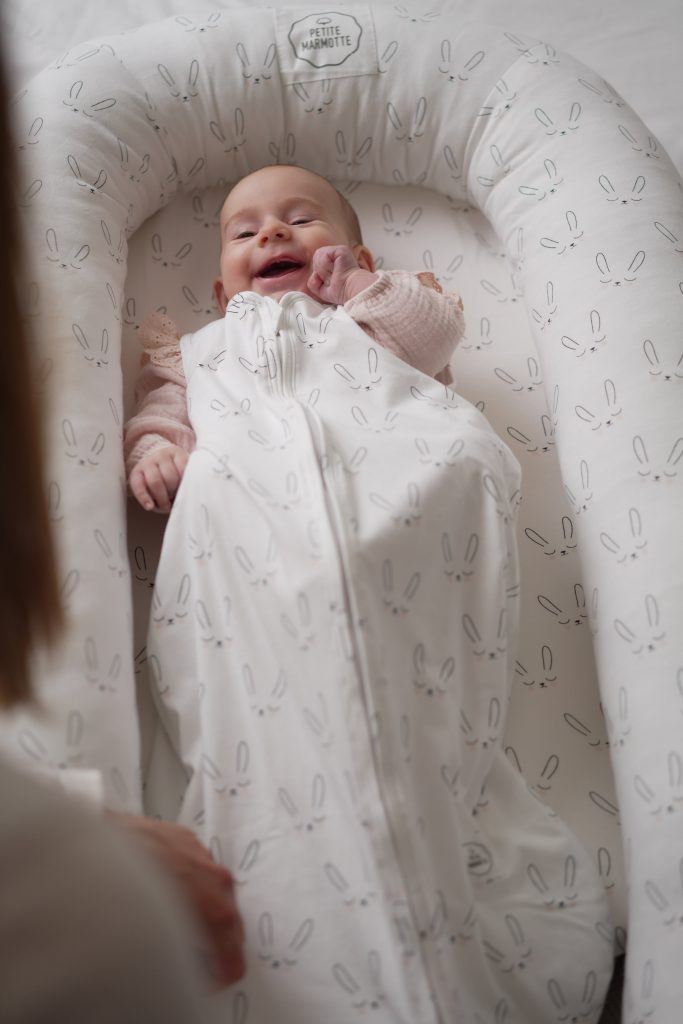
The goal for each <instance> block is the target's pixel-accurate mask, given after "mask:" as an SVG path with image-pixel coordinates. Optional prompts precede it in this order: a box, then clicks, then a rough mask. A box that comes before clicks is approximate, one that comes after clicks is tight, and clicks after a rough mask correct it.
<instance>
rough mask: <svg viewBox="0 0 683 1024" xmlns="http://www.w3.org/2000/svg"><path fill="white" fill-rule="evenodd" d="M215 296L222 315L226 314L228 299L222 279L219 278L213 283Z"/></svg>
mask: <svg viewBox="0 0 683 1024" xmlns="http://www.w3.org/2000/svg"><path fill="white" fill-rule="evenodd" d="M213 294H214V295H215V296H216V302H217V303H218V307H219V309H220V311H221V313H225V310H226V308H227V305H228V297H227V295H226V294H225V288H224V287H223V282H222V280H221V279H220V277H217V278H216V280H215V281H214V282H213Z"/></svg>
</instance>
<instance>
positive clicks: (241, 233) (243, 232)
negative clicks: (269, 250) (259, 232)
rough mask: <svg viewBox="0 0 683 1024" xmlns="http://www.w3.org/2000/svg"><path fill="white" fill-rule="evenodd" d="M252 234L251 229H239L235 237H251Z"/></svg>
mask: <svg viewBox="0 0 683 1024" xmlns="http://www.w3.org/2000/svg"><path fill="white" fill-rule="evenodd" d="M253 234H254V232H253V231H240V233H239V235H235V238H251V237H252V235H253Z"/></svg>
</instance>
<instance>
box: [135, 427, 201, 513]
mask: <svg viewBox="0 0 683 1024" xmlns="http://www.w3.org/2000/svg"><path fill="white" fill-rule="evenodd" d="M188 458H189V456H188V454H187V452H186V451H185V449H184V448H181V447H180V446H179V445H177V444H169V445H165V446H164V447H163V448H158V449H156V450H155V451H153V452H152V453H151V455H147V456H145V458H143V459H141V460H140V461H139V462H138V464H137V466H136V467H135V469H134V470H133V471H132V473H131V474H130V479H129V481H128V483H129V486H130V489H131V493H132V494H133V496H134V497H135V498H137V500H138V501H139V502H140V504H141V505H142V507H143V508H144V509H145V510H146V511H148V512H151V511H152V509H154V511H155V512H170V510H171V505H172V504H173V499H174V498H175V495H176V491H177V490H178V488H179V486H180V481H181V480H182V478H183V473H184V472H185V466H186V465H187V460H188Z"/></svg>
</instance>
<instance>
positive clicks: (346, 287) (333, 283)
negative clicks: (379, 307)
mask: <svg viewBox="0 0 683 1024" xmlns="http://www.w3.org/2000/svg"><path fill="white" fill-rule="evenodd" d="M311 267H312V272H311V276H310V277H309V279H308V287H309V288H310V290H311V291H312V292H313V294H314V296H315V297H316V298H319V299H320V300H321V302H329V303H331V304H332V305H335V306H341V305H343V303H345V302H347V301H348V300H349V299H351V298H353V296H354V295H357V294H358V292H360V291H362V290H363V289H364V288H367V287H368V285H369V284H371V283H372V282H373V281H374V280H375V279H376V277H377V275H376V274H372V273H371V272H370V271H369V270H363V269H362V267H359V266H358V260H357V259H356V257H355V256H354V255H353V251H352V250H351V249H350V248H349V246H348V245H322V246H321V247H320V248H319V249H316V251H315V252H314V253H313V260H312V262H311Z"/></svg>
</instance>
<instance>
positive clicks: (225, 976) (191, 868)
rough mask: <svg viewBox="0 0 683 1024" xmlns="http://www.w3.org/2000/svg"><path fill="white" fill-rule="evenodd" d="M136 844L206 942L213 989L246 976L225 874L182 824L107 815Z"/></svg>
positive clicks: (231, 890)
mask: <svg viewBox="0 0 683 1024" xmlns="http://www.w3.org/2000/svg"><path fill="white" fill-rule="evenodd" d="M107 816H108V817H109V818H110V819H111V820H112V821H114V822H115V823H116V824H118V825H120V826H121V827H122V828H123V829H124V830H125V831H126V832H127V833H128V834H129V835H131V836H132V837H133V839H134V841H135V842H138V843H139V844H140V845H141V846H142V847H144V849H145V850H146V851H147V853H148V854H149V855H150V856H151V857H152V858H153V859H154V860H155V861H156V862H157V864H160V865H161V867H162V868H163V869H164V870H165V871H167V872H168V873H169V874H170V875H171V876H172V878H174V879H175V880H176V882H177V883H178V885H179V887H180V888H181V890H182V891H183V892H184V894H185V897H186V899H187V900H188V902H189V903H190V906H191V909H192V910H193V911H194V913H195V916H196V917H197V918H198V919H199V922H200V924H201V926H202V927H203V931H204V933H205V935H206V938H207V948H206V950H205V952H206V954H207V960H208V966H209V971H210V974H211V975H212V980H213V982H214V984H215V986H216V988H217V989H221V988H224V987H226V986H227V985H231V984H233V982H235V981H239V979H240V978H241V977H243V975H244V972H245V961H244V953H243V948H242V947H243V944H244V926H243V924H242V919H241V917H240V914H239V910H238V909H237V903H236V900H235V893H234V881H233V877H232V875H231V874H230V872H229V871H228V870H227V869H226V868H224V867H221V865H220V864H216V863H215V861H214V860H213V859H212V857H211V854H210V853H209V851H208V850H207V849H206V847H204V846H202V844H201V843H200V842H199V840H198V839H197V838H196V836H195V835H194V834H193V833H192V832H191V831H190V830H189V829H187V828H183V826H182V825H174V824H172V823H171V822H166V821H157V820H156V819H154V818H146V817H143V816H140V815H135V814H121V813H119V812H116V811H108V812H107Z"/></svg>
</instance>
